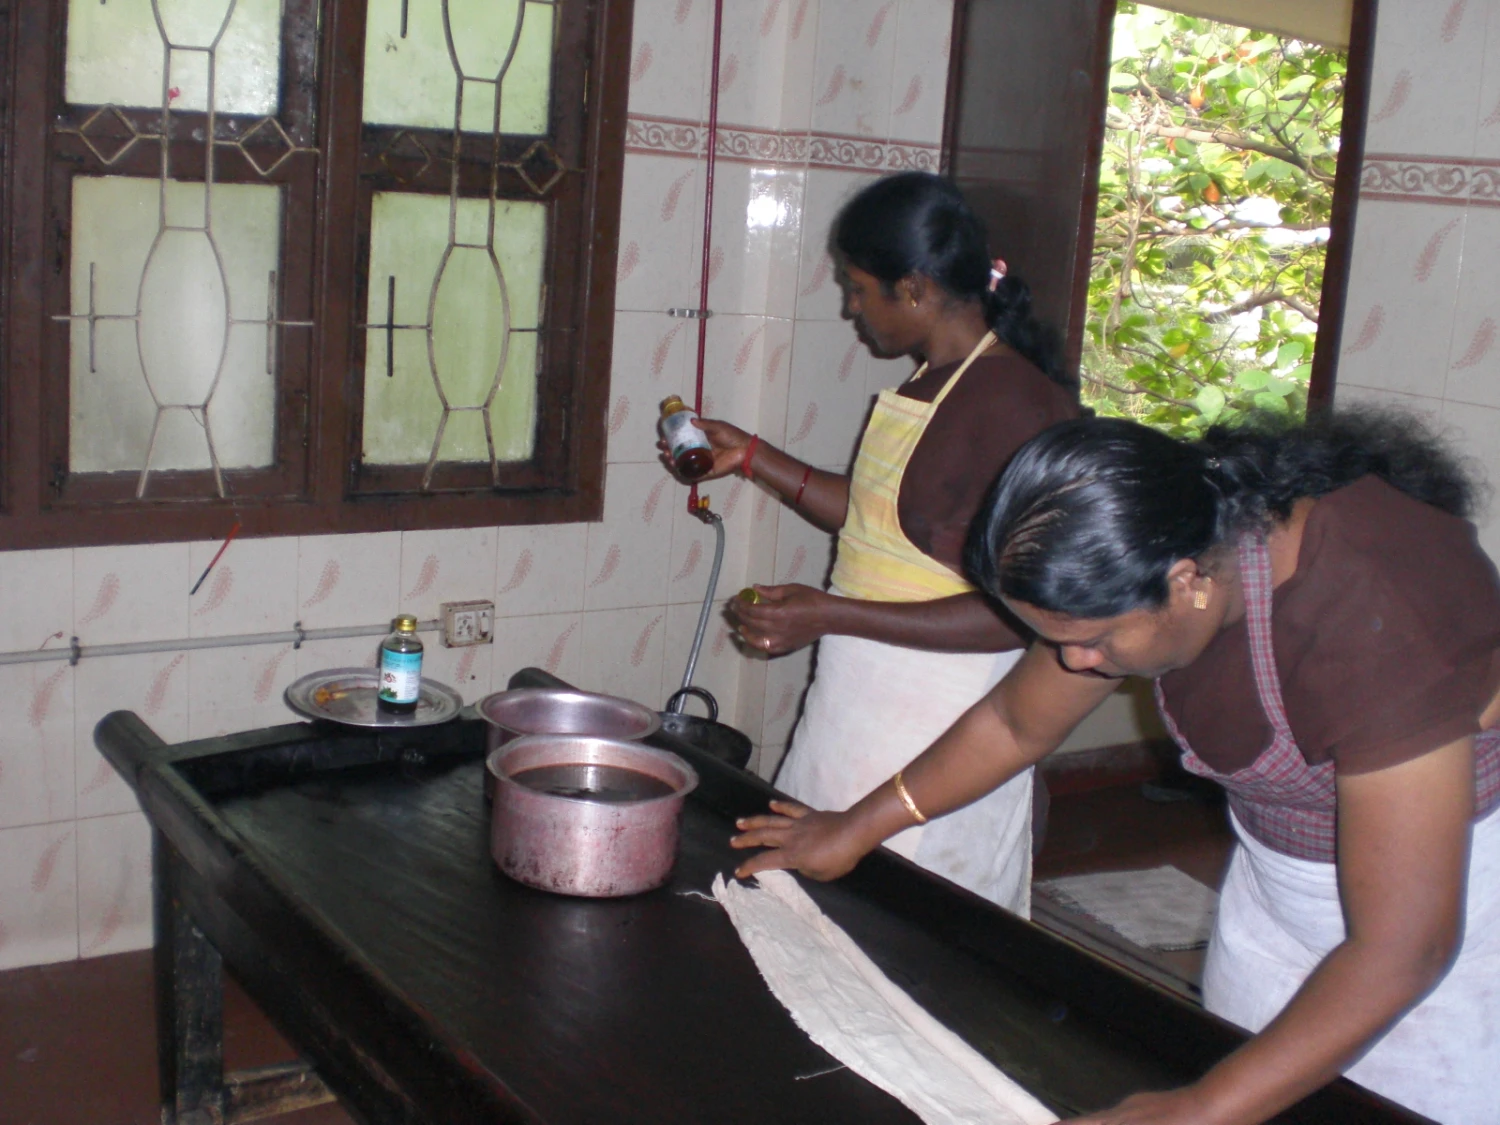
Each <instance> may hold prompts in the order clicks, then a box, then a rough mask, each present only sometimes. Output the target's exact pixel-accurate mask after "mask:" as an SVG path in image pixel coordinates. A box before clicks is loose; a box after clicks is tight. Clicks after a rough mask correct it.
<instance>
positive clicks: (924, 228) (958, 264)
mask: <svg viewBox="0 0 1500 1125" xmlns="http://www.w3.org/2000/svg"><path fill="white" fill-rule="evenodd" d="M828 247H829V251H830V253H831V254H833V255H834V256H835V257H838V258H842V259H843V260H844V261H846V262H848V263H850V264H851V265H854V266H857V267H858V268H859V269H862V270H864V271H865V272H866V273H868V274H871V275H873V276H874V277H876V278H878V279H879V280H880V282H881V283H882V284H883V285H884V286H885V287H886V291H887V292H890V287H891V286H893V285H894V284H895V283H896V282H898V281H900V280H901V279H902V278H903V277H909V276H911V275H912V274H914V273H919V274H922V275H923V276H924V277H927V278H930V279H931V280H932V281H933V283H934V284H936V285H937V286H938V287H939V288H941V289H942V290H944V291H945V292H947V293H948V294H950V295H952V296H953V297H955V298H957V299H959V300H964V301H971V300H972V301H979V302H980V303H981V305H982V306H983V309H984V319H985V323H987V324H988V325H989V326H990V328H991V329H992V330H993V331H994V333H995V335H996V336H998V337H999V338H1000V339H1001V340H1003V341H1005V343H1007V344H1009V345H1010V346H1011V347H1012V348H1014V349H1015V350H1016V351H1017V352H1019V353H1020V354H1021V355H1023V356H1025V357H1026V358H1027V359H1028V360H1030V361H1031V362H1032V363H1033V364H1035V365H1036V366H1037V368H1039V369H1040V370H1041V371H1042V373H1043V374H1045V375H1046V376H1047V378H1049V379H1051V380H1052V381H1053V382H1055V383H1059V384H1061V385H1062V386H1064V387H1067V388H1069V389H1070V390H1072V391H1074V392H1075V393H1076V392H1077V390H1078V381H1077V379H1076V378H1073V377H1071V376H1070V375H1068V374H1067V373H1066V372H1065V371H1064V370H1063V364H1062V348H1061V344H1060V342H1059V339H1058V335H1057V332H1056V331H1055V330H1054V329H1053V328H1052V327H1051V326H1050V325H1047V324H1044V323H1043V322H1042V321H1040V320H1038V319H1037V318H1036V316H1035V315H1033V313H1032V311H1031V290H1030V288H1029V287H1028V286H1027V285H1026V283H1025V282H1024V281H1022V280H1021V279H1020V278H1019V277H1017V276H1015V274H1012V273H1007V274H1006V276H1005V277H1003V278H1002V279H1001V280H1000V283H999V284H998V285H997V286H996V287H995V288H994V289H993V290H991V289H990V267H991V264H992V263H991V258H990V251H989V241H988V237H987V236H986V233H985V229H984V222H983V220H981V219H980V218H979V216H978V215H976V214H975V213H974V210H973V208H971V207H970V206H969V204H968V202H967V201H966V200H965V199H964V197H963V194H962V193H961V192H960V191H959V190H958V188H957V186H955V185H954V184H953V182H952V181H951V180H946V179H944V178H943V177H941V176H935V175H933V174H932V173H931V172H898V173H896V174H895V175H894V176H886V177H884V178H882V179H879V180H876V181H875V182H874V183H873V184H870V185H869V186H868V187H866V188H864V189H863V190H862V191H860V192H859V193H857V194H856V195H855V196H854V197H853V198H851V199H850V200H849V201H848V202H847V203H845V204H844V206H843V207H842V208H841V209H840V211H839V213H838V215H837V217H835V219H834V220H833V226H832V227H831V229H830V230H829V232H828Z"/></svg>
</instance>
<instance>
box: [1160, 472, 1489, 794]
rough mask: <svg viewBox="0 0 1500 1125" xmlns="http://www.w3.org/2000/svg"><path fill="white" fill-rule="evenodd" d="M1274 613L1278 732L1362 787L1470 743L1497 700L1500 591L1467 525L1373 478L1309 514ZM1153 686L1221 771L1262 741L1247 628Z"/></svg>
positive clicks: (1192, 742)
mask: <svg viewBox="0 0 1500 1125" xmlns="http://www.w3.org/2000/svg"><path fill="white" fill-rule="evenodd" d="M1271 607H1272V608H1271V634H1272V641H1273V644H1274V646H1275V652H1276V671H1277V675H1278V677H1279V679H1280V681H1281V691H1282V697H1283V701H1284V702H1285V704H1286V712H1287V719H1288V721H1289V722H1290V724H1291V728H1292V735H1293V737H1294V738H1295V739H1296V741H1297V745H1298V747H1299V748H1300V749H1301V750H1302V754H1303V756H1304V757H1305V758H1306V759H1307V761H1308V762H1309V763H1310V764H1312V765H1317V764H1319V763H1321V762H1324V761H1328V760H1330V759H1331V760H1332V761H1333V762H1334V763H1335V765H1336V767H1337V768H1338V769H1339V770H1340V771H1347V772H1349V773H1360V772H1364V771H1368V770H1373V769H1380V768H1382V767H1385V766H1390V765H1395V764H1396V763H1398V762H1403V761H1406V760H1408V759H1411V758H1415V757H1419V756H1420V755H1422V754H1424V753H1427V752H1428V751H1431V750H1435V749H1437V748H1438V747H1440V746H1446V745H1447V744H1449V743H1450V742H1455V741H1457V740H1458V739H1460V738H1463V737H1465V736H1466V735H1470V734H1474V733H1476V732H1477V731H1478V730H1479V723H1478V719H1479V715H1480V713H1481V712H1482V711H1483V710H1484V708H1485V706H1486V704H1488V702H1489V701H1490V700H1491V699H1492V698H1493V697H1494V695H1495V692H1496V690H1497V688H1500V577H1497V575H1496V572H1495V566H1494V564H1493V563H1492V562H1491V561H1490V560H1489V558H1488V556H1486V555H1485V553H1484V551H1483V549H1482V548H1481V547H1480V546H1479V542H1478V540H1477V538H1476V536H1475V532H1474V526H1473V525H1472V524H1471V523H1469V522H1468V521H1467V520H1462V519H1459V518H1458V517H1456V516H1451V515H1448V514H1446V513H1444V512H1441V511H1439V510H1438V509H1436V508H1433V507H1430V506H1428V505H1426V504H1423V503H1421V502H1420V501H1417V500H1414V499H1412V498H1411V497H1409V496H1406V495H1405V494H1404V493H1401V492H1399V491H1397V490H1396V489H1395V488H1393V487H1391V486H1390V485H1388V484H1386V483H1385V482H1384V481H1382V480H1380V479H1379V478H1378V477H1374V476H1367V477H1362V478H1360V479H1359V480H1357V481H1355V482H1354V483H1353V484H1351V485H1347V486H1346V487H1344V488H1341V489H1338V490H1337V491H1335V492H1331V493H1329V494H1328V495H1327V496H1324V497H1322V498H1321V499H1320V500H1318V502H1317V503H1316V504H1315V505H1313V508H1312V511H1311V512H1310V513H1309V515H1308V519H1307V523H1306V525H1305V527H1304V530H1303V534H1302V544H1301V547H1300V548H1299V552H1298V556H1297V569H1296V571H1295V572H1294V573H1293V574H1292V576H1291V577H1290V578H1288V579H1287V580H1286V581H1285V582H1283V583H1282V584H1281V585H1280V586H1278V587H1277V588H1276V591H1275V594H1274V596H1273V597H1272V602H1271ZM1161 684H1162V691H1163V693H1164V694H1165V696H1166V701H1167V709H1168V710H1169V711H1170V712H1171V715H1172V717H1173V719H1175V720H1176V722H1177V725H1178V727H1179V728H1180V729H1181V731H1182V735H1183V737H1184V738H1185V739H1186V740H1187V742H1188V745H1189V746H1191V747H1192V748H1193V752H1194V753H1195V754H1197V755H1198V757H1200V758H1202V759H1203V761H1204V762H1206V763H1207V764H1208V765H1210V766H1212V767H1213V768H1214V769H1215V770H1217V771H1219V772H1220V773H1232V772H1234V771H1235V770H1239V769H1243V768H1244V767H1245V766H1248V765H1249V764H1250V763H1251V762H1252V761H1254V760H1255V758H1256V757H1257V756H1258V755H1259V754H1260V752H1261V751H1262V750H1263V749H1265V747H1266V745H1267V744H1268V743H1269V741H1270V738H1271V728H1270V725H1269V724H1268V723H1267V721H1266V717H1265V715H1264V714H1263V713H1262V711H1261V708H1260V703H1259V700H1258V699H1257V698H1256V694H1255V678H1254V673H1253V672H1252V670H1251V667H1250V645H1249V640H1248V639H1247V637H1246V634H1245V622H1244V621H1243V620H1241V621H1239V622H1237V623H1235V624H1233V625H1230V626H1228V627H1227V628H1225V629H1224V630H1222V631H1221V632H1220V633H1219V635H1218V636H1217V637H1215V638H1214V640H1213V641H1212V642H1211V643H1210V644H1209V646H1208V648H1207V649H1205V650H1204V652H1203V654H1202V655H1201V656H1199V657H1198V659H1197V660H1195V661H1194V662H1193V663H1192V665H1190V666H1189V667H1187V668H1181V669H1178V670H1177V671H1175V672H1170V673H1168V674H1167V675H1165V676H1163V677H1162V681H1161Z"/></svg>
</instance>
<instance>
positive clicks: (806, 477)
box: [792, 465, 812, 508]
mask: <svg viewBox="0 0 1500 1125" xmlns="http://www.w3.org/2000/svg"><path fill="white" fill-rule="evenodd" d="M811 479H812V466H811V465H809V466H808V467H807V471H806V472H804V473H803V474H802V483H801V484H799V485H798V486H797V495H796V496H795V497H793V498H792V507H794V508H795V507H797V506H798V505H799V504H801V503H802V494H803V493H804V492H806V491H807V482H808V481H810V480H811Z"/></svg>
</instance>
